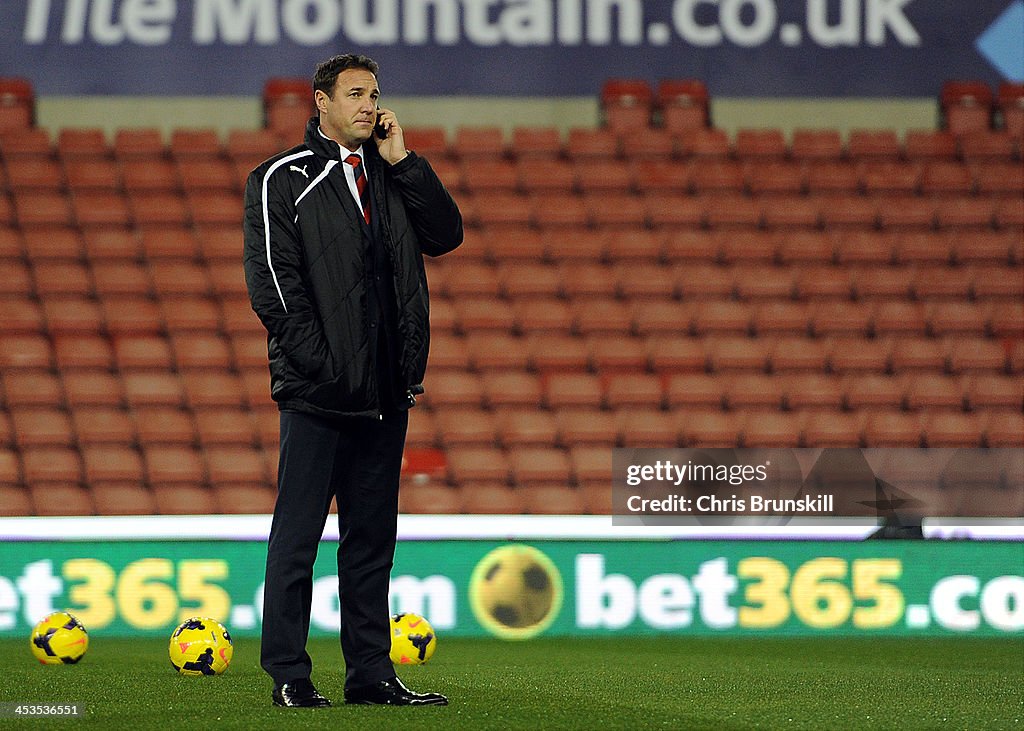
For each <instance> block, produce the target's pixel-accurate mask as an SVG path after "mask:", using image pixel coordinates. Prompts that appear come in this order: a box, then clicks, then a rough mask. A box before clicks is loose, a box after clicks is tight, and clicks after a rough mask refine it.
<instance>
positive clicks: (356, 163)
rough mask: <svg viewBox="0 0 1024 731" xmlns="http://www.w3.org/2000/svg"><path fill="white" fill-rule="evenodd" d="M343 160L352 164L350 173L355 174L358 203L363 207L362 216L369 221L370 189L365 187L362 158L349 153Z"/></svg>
mask: <svg viewBox="0 0 1024 731" xmlns="http://www.w3.org/2000/svg"><path fill="white" fill-rule="evenodd" d="M345 162H347V163H348V164H349V165H351V166H352V174H353V175H355V176H356V190H358V191H359V204H360V205H361V206H362V207H363V218H365V219H366V223H370V191H368V190H367V189H366V173H364V172H363V158H361V157H360V156H359V155H349V156H348V157H346V158H345Z"/></svg>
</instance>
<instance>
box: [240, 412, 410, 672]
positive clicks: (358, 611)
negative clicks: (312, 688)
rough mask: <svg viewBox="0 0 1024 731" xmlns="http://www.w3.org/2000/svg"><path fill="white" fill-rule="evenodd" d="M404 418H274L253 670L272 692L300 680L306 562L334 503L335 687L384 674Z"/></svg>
mask: <svg viewBox="0 0 1024 731" xmlns="http://www.w3.org/2000/svg"><path fill="white" fill-rule="evenodd" d="M408 419H409V414H408V412H406V411H399V412H390V413H386V414H385V415H384V418H383V419H382V420H375V419H363V418H353V419H351V420H346V421H331V420H327V419H322V418H320V417H317V416H313V415H310V414H305V413H301V412H297V411H282V412H281V457H280V466H279V475H278V493H277V504H276V506H275V507H274V520H273V523H272V524H271V527H270V541H269V544H268V547H267V573H266V585H265V588H264V601H263V640H262V647H261V655H260V664H261V665H262V666H263V669H264V670H266V671H267V673H269V674H270V676H271V677H272V678H273V679H274V682H275V683H276V684H278V685H280V684H281V683H287V682H289V681H292V680H298V679H301V678H308V677H309V675H310V670H311V669H312V662H311V661H310V658H309V654H308V653H307V652H306V639H307V637H308V635H309V621H310V616H309V613H310V606H311V602H312V594H313V562H314V561H315V560H316V552H317V547H318V545H319V542H320V537H321V535H322V533H323V529H324V525H325V523H326V521H327V515H328V513H329V511H330V505H331V498H332V497H336V498H337V500H338V528H339V534H340V537H341V538H340V541H339V544H338V594H339V597H340V600H341V647H342V654H343V655H344V657H345V667H346V675H345V687H346V688H358V687H360V686H363V685H369V684H371V683H376V682H377V681H379V680H383V679H385V678H390V677H392V676H394V674H395V671H394V667H393V665H392V664H391V660H390V658H389V656H388V655H389V652H390V649H391V634H390V625H389V618H388V613H389V607H388V589H389V584H390V578H391V567H392V564H393V562H394V555H395V533H396V529H397V522H398V520H397V519H398V476H399V472H400V470H401V466H402V450H403V447H404V445H405V432H406V427H407V425H408Z"/></svg>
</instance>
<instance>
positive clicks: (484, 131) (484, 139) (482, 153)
mask: <svg viewBox="0 0 1024 731" xmlns="http://www.w3.org/2000/svg"><path fill="white" fill-rule="evenodd" d="M451 151H452V152H453V153H455V155H456V156H457V157H459V158H461V159H463V160H466V159H475V158H483V159H494V160H496V159H498V158H500V157H502V156H503V155H504V154H505V135H504V132H502V129H501V127H459V128H458V129H456V130H455V138H454V140H453V143H452V148H451Z"/></svg>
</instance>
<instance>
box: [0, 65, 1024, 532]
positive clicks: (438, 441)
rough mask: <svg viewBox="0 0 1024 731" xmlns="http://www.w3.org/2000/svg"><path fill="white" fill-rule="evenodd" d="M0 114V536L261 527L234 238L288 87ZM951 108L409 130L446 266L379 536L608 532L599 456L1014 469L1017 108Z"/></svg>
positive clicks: (269, 419)
mask: <svg viewBox="0 0 1024 731" xmlns="http://www.w3.org/2000/svg"><path fill="white" fill-rule="evenodd" d="M15 86H16V85H15ZM6 88H8V87H5V86H3V84H0V186H2V190H0V260H2V261H3V265H4V271H5V277H4V283H3V285H2V290H0V299H2V300H3V301H4V305H5V313H6V316H5V318H4V322H3V323H0V394H2V400H0V404H2V406H0V506H2V510H3V512H4V513H6V514H39V515H47V514H56V513H60V512H65V513H68V514H89V513H95V512H99V513H104V514H115V513H118V514H144V513H149V512H161V513H183V512H195V511H200V512H205V511H212V512H228V513H230V512H266V511H269V510H271V509H272V506H273V499H274V480H275V477H274V472H275V469H276V453H275V450H276V446H277V445H276V440H277V418H278V417H277V411H276V408H275V406H274V404H273V403H272V402H271V401H270V399H269V393H268V387H269V383H268V377H267V371H266V363H265V359H266V335H265V333H264V331H263V329H262V325H261V324H260V323H259V321H258V319H257V318H256V317H255V316H254V315H253V313H252V311H251V309H250V307H249V303H248V299H247V295H246V291H245V286H244V277H243V275H242V271H241V262H240V252H241V245H242V241H241V232H240V231H239V229H238V225H237V221H238V219H239V217H240V213H241V195H242V187H243V185H244V181H245V177H246V175H247V174H248V171H249V170H251V169H252V167H253V166H254V165H256V164H258V163H259V162H260V161H261V160H262V159H265V158H266V157H268V156H270V155H272V154H274V153H275V152H277V151H279V150H281V149H284V148H285V147H286V146H288V145H290V144H292V143H294V142H296V141H298V140H297V139H292V138H293V137H295V136H296V135H297V134H298V130H300V129H301V128H302V125H303V124H304V123H305V120H306V118H307V116H308V115H309V114H310V113H311V111H312V110H311V96H312V94H311V91H310V89H309V87H308V82H307V81H305V80H301V81H298V80H294V81H289V80H280V79H279V80H273V81H272V82H268V84H267V87H266V90H265V96H264V102H265V110H266V119H267V129H265V130H236V131H234V132H232V133H231V134H230V135H229V136H227V137H226V138H225V140H221V139H220V137H219V136H218V135H217V134H215V133H213V132H212V131H211V130H208V129H202V128H197V129H179V130H175V131H174V132H172V133H171V134H169V135H166V136H165V135H162V134H161V133H160V132H158V131H156V130H124V131H122V132H120V133H118V134H116V135H114V136H113V137H111V138H109V139H108V138H107V136H106V135H104V134H103V133H102V132H100V131H98V130H70V129H68V130H62V131H60V132H59V133H58V135H57V136H56V138H55V139H51V138H50V136H49V135H48V134H47V133H46V132H44V131H41V130H38V129H33V128H32V126H31V124H32V116H31V96H29V97H25V96H24V95H22V96H18V95H17V94H14V93H13V92H11V93H12V96H10V98H8V97H5V96H3V95H4V93H5V92H4V89H6ZM948 91H949V93H948V94H947V95H945V96H944V97H943V100H944V101H943V107H942V108H943V110H944V112H943V114H944V119H946V120H947V122H948V129H943V130H938V131H936V130H918V131H913V132H911V133H909V134H907V135H906V136H905V137H903V138H902V139H901V138H900V137H899V136H898V135H896V134H895V133H894V132H892V131H887V130H855V131H853V132H852V133H851V134H850V135H849V136H848V137H847V138H845V139H844V138H843V137H842V136H841V135H840V134H839V133H838V131H836V130H819V129H810V128H807V129H800V130H797V131H796V132H795V134H794V135H793V136H792V138H791V139H789V140H787V138H786V136H785V135H784V134H783V133H782V131H781V130H772V129H767V130H759V129H753V128H748V129H744V130H741V131H739V132H738V133H737V134H736V135H735V137H730V136H729V135H727V134H726V133H725V132H724V131H722V130H719V129H715V128H714V127H711V126H710V122H711V119H710V115H709V109H710V104H709V98H708V94H707V90H706V88H704V87H703V84H701V83H700V82H696V81H685V80H677V81H664V82H661V83H658V84H656V85H652V84H650V83H649V82H644V81H637V80H629V79H619V80H612V81H609V83H608V84H606V85H605V87H604V88H603V90H602V95H601V98H600V102H601V108H602V114H603V124H602V126H600V127H599V128H597V129H584V128H578V129H574V130H570V131H568V132H567V133H566V134H564V135H563V134H562V133H561V132H560V131H559V130H557V129H554V128H550V127H539V128H530V127H520V128H517V129H514V130H512V133H511V136H507V135H506V132H505V131H504V130H502V129H501V128H498V127H472V126H463V127H460V128H459V129H456V130H452V131H451V132H450V133H449V132H447V131H446V130H444V129H442V128H431V127H424V128H419V129H417V128H415V127H411V128H409V129H408V130H407V134H406V140H407V144H408V146H409V147H410V148H411V149H416V150H418V151H420V152H422V153H423V154H425V155H426V156H427V157H428V158H429V159H430V160H431V162H432V163H433V164H434V166H435V169H436V170H437V171H438V173H439V174H440V175H441V177H442V179H443V180H444V181H445V182H446V184H447V185H448V186H449V188H450V190H452V192H453V194H454V195H455V197H456V199H457V200H458V201H459V203H460V205H461V207H462V209H463V213H464V215H465V219H466V243H465V245H464V246H463V248H462V249H461V250H459V251H456V252H455V253H453V254H452V255H450V256H448V257H444V258H442V259H440V260H436V261H434V260H431V261H428V262H427V278H428V281H429V283H430V287H431V293H432V308H431V322H432V326H433V337H432V342H431V359H430V366H429V368H428V372H427V376H426V379H425V386H426V393H425V394H424V396H423V398H422V399H421V401H420V405H419V406H418V407H417V408H416V409H415V411H414V413H413V417H412V421H411V424H410V435H409V442H408V447H409V449H408V454H407V457H408V459H407V463H408V464H407V469H406V470H405V472H404V473H403V491H402V508H403V510H408V511H415V512H438V513H459V512H526V513H545V512H547V513H551V512H556V513H557V512H562V513H564V512H595V513H606V512H608V510H609V509H610V502H609V499H608V490H609V483H608V480H609V479H610V470H611V452H610V450H611V449H612V448H614V447H617V446H635V447H645V446H652V447H653V446H658V447H673V446H708V447H711V446H723V447H734V446H765V447H767V446H793V447H814V446H1018V447H1020V446H1024V434H1022V432H1024V427H1022V409H1024V403H1022V401H1021V395H1020V388H1019V383H1020V378H1021V376H1022V374H1024V304H1022V298H1024V292H1022V285H1021V282H1022V281H1024V270H1022V265H1024V249H1022V247H1021V243H1020V242H1021V235H1022V231H1024V221H1022V212H1021V210H1020V200H1021V196H1022V194H1024V179H1022V177H1021V173H1020V154H1021V150H1020V143H1019V131H1016V132H1015V130H1017V129H1018V127H1016V126H1014V125H1017V124H1018V121H1015V120H1018V119H1019V116H1020V115H1019V114H1018V110H1019V108H1020V101H1019V99H1020V98H1021V96H1020V93H1019V89H1018V88H1016V87H1012V86H1011V87H1006V88H1001V89H1000V92H999V95H998V97H994V96H992V95H991V94H990V96H989V97H987V99H986V97H985V94H984V93H983V92H982V91H981V90H980V89H978V88H976V87H972V86H967V87H962V86H961V87H955V88H954V87H951V88H950V90H948ZM972 95H973V97H972ZM970 99H973V101H971V100H970ZM4 100H6V101H4ZM26 100H27V101H26ZM19 105H20V106H19ZM26 105H27V106H26ZM993 106H995V108H996V109H997V110H998V111H997V114H996V117H995V118H993V117H992V116H991V115H992V110H993ZM8 107H11V108H17V109H18V111H11V112H9V113H8ZM26 110H28V111H27V112H26ZM979 111H983V112H984V113H985V114H986V115H988V116H987V117H986V118H985V120H982V115H981V114H979ZM11 120H15V121H13V122H12V121H11ZM638 126H639V127H644V128H646V129H647V130H648V134H645V135H644V137H645V141H644V144H643V145H636V143H635V142H634V140H633V138H635V137H636V135H635V134H632V131H633V130H635V128H636V127H638ZM282 135H283V136H282ZM1015 135H1016V136H1015Z"/></svg>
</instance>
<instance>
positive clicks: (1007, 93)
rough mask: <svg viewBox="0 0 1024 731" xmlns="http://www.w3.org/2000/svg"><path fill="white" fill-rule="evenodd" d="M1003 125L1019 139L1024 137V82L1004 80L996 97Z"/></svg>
mask: <svg viewBox="0 0 1024 731" xmlns="http://www.w3.org/2000/svg"><path fill="white" fill-rule="evenodd" d="M996 104H997V106H998V109H999V114H1000V116H1002V123H1003V124H1002V127H1003V129H1004V130H1006V131H1007V132H1008V133H1010V134H1011V135H1013V136H1015V137H1016V138H1017V139H1020V138H1021V137H1024V84H1022V83H1020V82H1012V81H1004V82H1002V83H1001V84H999V94H998V96H997V98H996Z"/></svg>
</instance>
